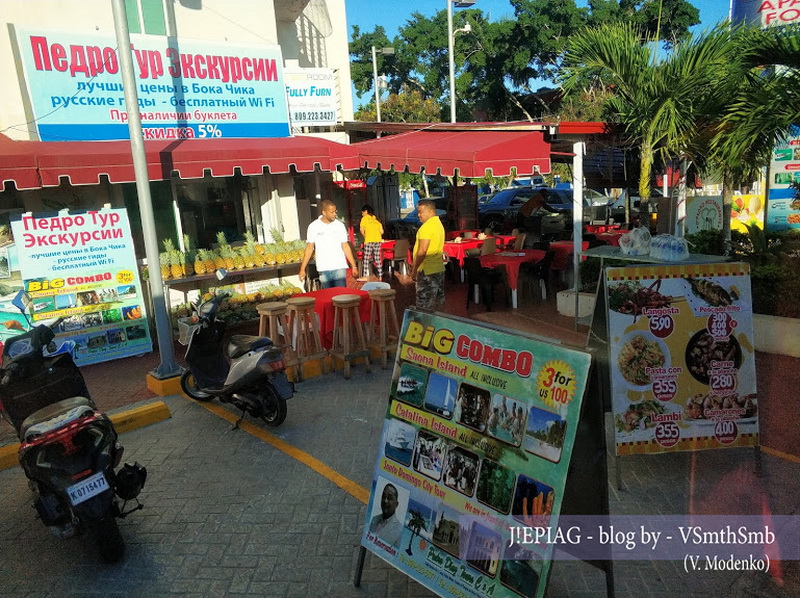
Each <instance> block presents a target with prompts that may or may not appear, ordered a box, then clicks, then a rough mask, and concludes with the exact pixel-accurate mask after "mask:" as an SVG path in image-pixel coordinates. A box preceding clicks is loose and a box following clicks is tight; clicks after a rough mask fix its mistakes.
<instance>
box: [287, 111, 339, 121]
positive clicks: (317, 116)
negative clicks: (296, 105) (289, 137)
mask: <svg viewBox="0 0 800 598" xmlns="http://www.w3.org/2000/svg"><path fill="white" fill-rule="evenodd" d="M335 120H336V113H335V112H332V111H329V112H312V111H308V112H292V122H294V123H298V122H318V121H326V122H334V121H335Z"/></svg>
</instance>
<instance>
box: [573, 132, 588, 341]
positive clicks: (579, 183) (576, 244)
mask: <svg viewBox="0 0 800 598" xmlns="http://www.w3.org/2000/svg"><path fill="white" fill-rule="evenodd" d="M584 149H585V144H584V142H583V141H576V142H575V143H573V144H572V153H573V154H574V156H573V157H572V279H573V280H574V287H575V325H576V326H577V323H578V313H579V312H578V301H579V296H578V292H579V291H580V270H579V267H580V264H581V252H582V251H583V152H584Z"/></svg>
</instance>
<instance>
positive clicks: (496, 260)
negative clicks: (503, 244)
mask: <svg viewBox="0 0 800 598" xmlns="http://www.w3.org/2000/svg"><path fill="white" fill-rule="evenodd" d="M509 253H510V254H512V255H508V254H509ZM519 253H521V254H523V255H517V254H519ZM545 255H546V252H544V251H542V250H541V249H522V250H520V251H513V252H506V251H501V252H500V253H495V254H494V255H482V256H481V257H480V260H481V266H483V267H484V268H496V267H497V266H505V267H506V272H507V273H508V286H509V287H511V290H514V289H516V288H517V281H518V280H519V267H520V264H522V263H523V262H540V261H542V260H543V259H544V256H545Z"/></svg>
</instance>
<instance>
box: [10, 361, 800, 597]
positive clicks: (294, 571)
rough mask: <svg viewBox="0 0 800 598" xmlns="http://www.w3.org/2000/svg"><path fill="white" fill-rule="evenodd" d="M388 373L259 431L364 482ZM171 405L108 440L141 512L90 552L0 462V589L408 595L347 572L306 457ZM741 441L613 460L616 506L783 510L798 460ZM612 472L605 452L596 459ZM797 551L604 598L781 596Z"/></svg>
mask: <svg viewBox="0 0 800 598" xmlns="http://www.w3.org/2000/svg"><path fill="white" fill-rule="evenodd" d="M389 380H390V372H389V371H384V370H380V368H377V369H373V372H372V374H366V373H365V372H364V371H363V368H362V367H358V368H356V369H355V370H354V373H353V377H352V378H351V379H350V380H349V381H345V380H343V379H342V377H341V374H333V375H328V376H323V377H319V378H315V379H312V380H309V381H307V382H304V383H303V384H302V385H300V386H299V392H298V394H297V395H296V397H295V398H294V399H292V400H291V401H290V402H289V416H288V418H287V420H286V422H285V423H284V424H283V426H281V427H280V428H277V429H276V430H274V433H275V434H276V435H277V436H278V437H280V438H281V439H283V440H285V441H286V442H288V443H290V444H292V445H294V446H295V447H297V448H299V449H302V450H303V451H306V452H307V453H309V454H310V455H312V456H313V457H316V458H317V459H319V460H320V461H322V462H324V463H325V464H326V465H328V466H330V467H332V468H333V469H334V470H336V471H337V472H338V473H340V474H342V475H343V476H345V477H347V478H349V479H351V480H353V481H354V482H356V483H357V484H359V485H361V486H363V487H365V488H368V487H369V485H370V482H371V477H372V469H373V464H374V463H373V461H374V456H375V453H376V446H377V442H378V438H379V435H380V429H381V425H382V418H383V415H384V410H385V406H386V400H387V394H388V388H389ZM165 401H166V403H167V405H168V406H169V408H170V410H171V412H172V418H171V419H169V420H166V421H163V422H160V423H157V424H154V425H151V426H149V427H146V428H142V429H140V430H137V431H134V432H130V433H127V434H125V435H124V436H123V437H122V441H123V443H124V445H125V447H126V455H125V458H126V460H128V461H132V460H138V461H140V462H141V463H142V464H144V465H145V466H146V467H147V468H148V472H149V479H148V482H147V486H146V488H145V490H144V492H143V494H142V500H143V502H144V503H145V504H146V507H145V509H144V510H143V511H141V512H139V513H135V514H134V515H132V516H131V517H129V518H128V519H126V520H125V521H123V522H122V524H121V528H122V531H123V534H124V536H125V538H126V540H127V544H128V551H127V554H126V556H125V558H124V560H123V561H122V562H120V563H119V564H116V565H110V566H109V565H103V564H100V563H99V562H98V559H97V558H96V555H95V553H94V551H93V550H92V547H91V545H90V544H89V543H88V542H87V541H86V540H84V539H80V538H79V539H72V540H67V541H59V540H56V539H54V538H51V537H50V535H49V533H48V532H47V530H46V529H45V528H44V527H43V526H42V525H41V523H40V522H39V521H38V520H36V518H35V516H34V512H33V511H32V509H31V507H30V500H29V493H28V491H27V487H26V482H25V479H24V476H23V474H22V472H21V470H19V469H9V470H6V471H2V472H0V575H2V577H0V596H2V597H8V598H23V597H25V598H34V597H36V598H39V597H48V598H49V597H53V598H56V597H58V598H60V597H63V596H84V597H95V596H96V597H107V596H115V597H120V598H123V597H139V596H141V597H162V596H163V597H166V596H187V597H195V596H197V597H199V596H208V597H226V598H235V597H238V596H259V597H271V596H275V597H293V596H298V597H308V598H321V597H332V598H333V597H365V598H367V597H381V598H394V597H397V598H400V597H404V598H405V597H409V598H415V597H421V596H432V595H433V594H431V593H430V592H429V591H428V590H426V589H425V588H423V587H422V586H420V585H418V584H417V583H416V582H413V581H410V580H409V579H408V578H407V577H406V576H405V575H403V574H401V573H399V572H397V571H396V570H394V569H393V568H391V567H390V566H388V565H386V564H385V563H383V561H381V560H380V559H378V558H376V557H372V556H369V557H368V558H367V561H366V566H365V569H364V574H363V578H362V585H361V588H358V589H357V588H354V587H353V585H352V577H353V571H354V568H355V563H356V559H357V554H358V544H359V540H360V533H361V526H362V524H363V520H364V510H365V505H363V504H362V503H361V502H360V501H359V500H357V499H356V498H354V497H353V496H351V495H350V494H347V493H346V492H344V491H343V490H341V489H340V488H339V487H337V486H335V485H334V484H333V483H331V482H330V481H329V480H328V479H326V478H324V477H322V476H320V475H319V474H317V473H316V472H314V471H313V470H312V469H310V468H309V467H307V466H306V465H304V464H302V463H301V462H299V461H297V460H295V459H294V458H292V457H290V456H288V455H286V454H284V453H282V452H280V451H279V450H277V449H275V448H273V447H272V446H270V445H269V444H266V443H264V442H263V441H261V440H259V439H258V438H256V437H254V436H252V435H250V434H248V433H247V432H245V431H243V430H231V427H230V424H229V423H228V422H227V421H225V420H223V419H221V418H220V417H218V416H217V415H215V414H214V413H212V412H210V411H208V410H206V409H205V408H204V407H203V406H202V405H200V404H197V403H193V402H191V401H189V400H187V399H185V398H182V397H168V398H167V399H165ZM751 455H752V452H751V451H741V450H736V451H716V452H712V451H708V452H703V453H695V454H675V455H663V456H648V457H627V458H625V459H624V460H623V461H622V462H621V469H622V480H623V490H622V491H617V490H616V489H615V488H613V483H612V484H611V511H612V513H619V514H661V513H667V514H681V513H686V512H687V511H688V510H689V509H692V510H693V511H694V512H698V513H702V512H705V513H709V512H711V513H713V512H718V513H757V512H761V510H762V509H763V508H764V505H765V504H766V505H767V506H768V508H769V510H770V511H771V512H773V513H776V514H794V515H797V514H798V507H799V506H800V492H799V490H800V475H798V474H800V465H798V464H795V463H792V462H789V461H784V460H780V459H777V458H775V457H771V456H769V455H764V456H763V464H764V472H763V474H764V475H763V478H761V479H756V478H755V477H754V473H753V467H752V456H751ZM610 465H611V466H610V468H609V469H610V471H611V472H612V474H613V471H614V469H613V463H612V462H610ZM796 565H797V563H784V566H783V570H782V572H783V576H784V580H783V587H782V588H781V587H780V586H779V584H778V583H777V582H775V581H774V580H773V578H772V577H771V576H769V575H764V574H758V573H751V572H747V573H713V574H711V573H705V572H704V573H692V574H686V573H684V571H683V567H682V564H681V563H677V562H676V563H673V562H663V561H661V562H654V563H650V562H633V561H621V562H617V563H615V575H616V590H617V594H616V595H617V596H618V597H619V598H635V597H639V596H645V597H652V598H667V597H669V598H675V597H676V596H680V597H681V598H695V597H696V598H700V597H716V596H734V597H736V598H789V597H794V596H798V595H800V583H798V577H800V576H799V575H798V568H797V567H796ZM548 595H549V596H551V597H557V596H559V597H560V596H563V597H569V598H582V597H586V598H589V597H592V598H600V597H602V596H604V595H605V584H604V577H603V575H602V573H600V572H599V571H598V570H596V569H594V568H592V567H591V566H589V565H587V564H585V563H581V562H563V561H561V562H557V563H556V564H555V565H554V568H553V573H552V575H551V579H550V586H549V593H548Z"/></svg>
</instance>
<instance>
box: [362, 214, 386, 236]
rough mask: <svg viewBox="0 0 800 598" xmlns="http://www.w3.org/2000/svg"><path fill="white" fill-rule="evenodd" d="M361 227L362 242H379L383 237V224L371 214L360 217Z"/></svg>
mask: <svg viewBox="0 0 800 598" xmlns="http://www.w3.org/2000/svg"><path fill="white" fill-rule="evenodd" d="M361 228H363V229H364V243H380V242H381V241H382V240H383V239H382V238H381V237H382V234H383V226H382V225H381V223H380V221H379V220H378V219H377V218H376V217H375V216H373V215H372V214H367V215H366V216H362V218H361Z"/></svg>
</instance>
